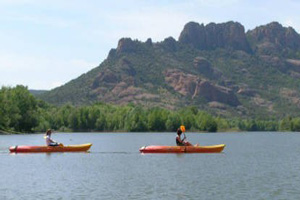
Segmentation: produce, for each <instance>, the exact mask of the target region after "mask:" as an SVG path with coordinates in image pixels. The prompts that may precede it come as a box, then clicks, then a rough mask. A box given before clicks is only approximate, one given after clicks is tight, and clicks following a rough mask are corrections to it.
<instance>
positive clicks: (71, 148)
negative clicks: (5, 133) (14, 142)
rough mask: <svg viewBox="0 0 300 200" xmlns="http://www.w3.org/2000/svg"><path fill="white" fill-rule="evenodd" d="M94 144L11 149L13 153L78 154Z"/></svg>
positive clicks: (14, 147) (15, 147) (13, 147)
mask: <svg viewBox="0 0 300 200" xmlns="http://www.w3.org/2000/svg"><path fill="white" fill-rule="evenodd" d="M91 146H92V144H91V143H87V144H77V145H69V146H25V145H22V146H12V147H10V148H9V151H10V152H11V153H47V152H78V151H87V150H89V149H90V148H91Z"/></svg>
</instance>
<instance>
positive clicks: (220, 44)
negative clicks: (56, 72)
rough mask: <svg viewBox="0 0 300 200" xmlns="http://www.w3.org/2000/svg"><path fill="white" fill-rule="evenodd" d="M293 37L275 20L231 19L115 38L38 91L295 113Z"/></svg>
mask: <svg viewBox="0 0 300 200" xmlns="http://www.w3.org/2000/svg"><path fill="white" fill-rule="evenodd" d="M299 38H300V36H299V34H298V33H297V32H296V31H295V30H294V29H293V28H291V27H288V28H286V27H283V26H282V25H280V24H279V23H277V22H272V23H270V24H267V25H265V26H259V27H257V28H255V29H254V30H250V31H248V32H247V33H245V29H244V27H243V26H242V25H241V24H239V23H237V22H227V23H221V24H215V23H210V24H207V25H203V24H199V23H196V22H189V23H187V24H186V25H185V26H184V29H183V31H182V32H181V34H180V37H179V39H178V40H175V39H174V38H172V37H169V38H166V39H165V40H164V41H162V42H157V43H153V42H152V40H151V39H148V40H147V41H145V42H141V41H137V40H132V39H130V38H122V39H120V40H119V42H118V46H117V48H115V49H111V50H110V52H109V54H108V57H107V58H106V59H105V60H104V61H103V62H102V63H101V64H100V65H99V66H98V67H96V68H94V69H92V70H91V71H89V72H87V73H85V74H83V75H81V76H80V77H78V78H76V79H74V80H72V81H70V82H69V83H67V84H65V85H64V86H61V87H58V88H56V89H54V90H51V91H49V92H46V93H43V94H41V95H39V97H40V98H42V99H44V100H45V101H48V102H50V103H53V104H58V105H62V104H65V103H72V104H75V105H83V104H90V103H95V102H108V103H114V104H128V103H134V104H141V105H143V106H149V107H152V106H161V107H165V108H169V109H177V108H179V107H183V106H196V107H198V108H200V109H204V110H207V111H209V112H211V113H213V114H216V115H222V116H231V117H232V116H238V117H251V116H255V117H259V118H269V117H282V116H285V115H297V114H298V113H299V111H300V93H299V92H300V91H299V90H300V88H299V86H300V79H299V78H300V48H299V47H300V39H299Z"/></svg>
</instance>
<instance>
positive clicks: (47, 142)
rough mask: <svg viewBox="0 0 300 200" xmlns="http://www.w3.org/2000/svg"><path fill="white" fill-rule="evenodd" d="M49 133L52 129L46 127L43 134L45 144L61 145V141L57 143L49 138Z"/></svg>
mask: <svg viewBox="0 0 300 200" xmlns="http://www.w3.org/2000/svg"><path fill="white" fill-rule="evenodd" d="M51 133H52V130H51V129H48V130H47V132H46V134H45V139H46V144H47V146H62V144H61V143H58V142H56V141H54V140H52V139H51Z"/></svg>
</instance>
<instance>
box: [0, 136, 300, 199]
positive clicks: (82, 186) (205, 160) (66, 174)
mask: <svg viewBox="0 0 300 200" xmlns="http://www.w3.org/2000/svg"><path fill="white" fill-rule="evenodd" d="M187 137H188V139H189V141H190V142H192V143H200V144H201V145H212V144H222V143H224V144H226V145H227V146H226V147H225V149H224V153H221V154H145V155H143V154H140V153H139V151H138V149H139V148H140V147H141V146H143V145H151V144H157V145H174V144H175V133H74V134H70V133H61V134H54V135H53V138H54V139H55V140H57V141H59V142H62V143H64V144H66V145H67V144H81V143H88V142H92V143H93V146H92V147H91V149H90V153H51V154H45V153H35V154H10V153H9V152H8V147H9V146H12V145H21V144H26V145H29V144H30V145H43V144H44V139H43V135H42V134H33V135H0V177H1V178H0V199H1V200H2V199H227V200H228V199H299V197H300V189H299V188H300V159H299V153H300V146H299V143H300V134H299V133H205V134H203V133H201V134H198V133H189V134H187Z"/></svg>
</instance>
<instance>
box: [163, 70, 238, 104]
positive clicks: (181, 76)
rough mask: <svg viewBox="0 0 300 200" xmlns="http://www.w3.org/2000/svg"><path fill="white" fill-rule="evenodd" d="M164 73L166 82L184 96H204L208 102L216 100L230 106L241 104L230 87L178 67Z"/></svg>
mask: <svg viewBox="0 0 300 200" xmlns="http://www.w3.org/2000/svg"><path fill="white" fill-rule="evenodd" d="M164 74H165V81H166V83H167V84H169V85H170V86H171V87H172V88H173V89H174V90H175V91H176V92H178V93H180V94H182V95H183V96H187V97H191V98H192V99H194V98H197V97H200V98H201V97H203V98H205V99H206V100H207V101H208V102H212V101H216V102H220V103H224V104H227V105H230V106H238V105H240V102H239V100H238V99H237V97H236V96H235V95H234V93H233V92H232V90H231V89H229V88H225V87H222V86H218V85H213V84H211V83H210V82H208V81H206V80H201V79H200V78H199V77H197V76H196V75H193V74H187V73H184V72H182V71H180V70H176V69H168V70H166V71H165V72H164Z"/></svg>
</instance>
